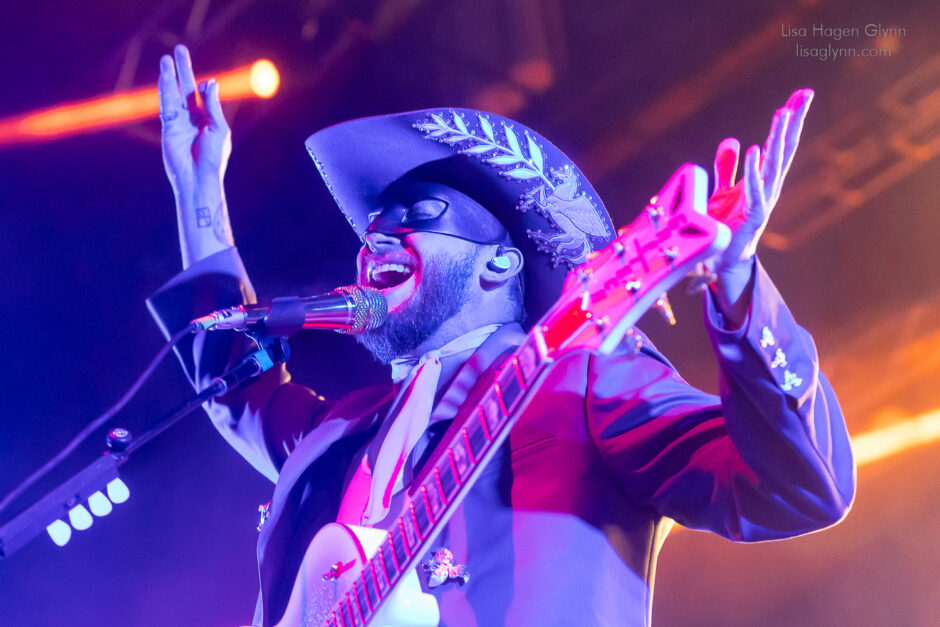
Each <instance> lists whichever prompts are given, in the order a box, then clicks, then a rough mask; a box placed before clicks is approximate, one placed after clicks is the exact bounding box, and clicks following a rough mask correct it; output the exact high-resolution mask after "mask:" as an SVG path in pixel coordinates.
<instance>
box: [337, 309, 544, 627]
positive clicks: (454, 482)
mask: <svg viewBox="0 0 940 627" xmlns="http://www.w3.org/2000/svg"><path fill="white" fill-rule="evenodd" d="M550 362H551V359H549V358H548V357H547V356H546V351H545V341H544V337H543V336H542V333H541V329H540V328H539V327H538V326H536V328H535V329H533V331H531V332H530V333H529V335H528V336H527V337H526V340H525V342H524V343H523V344H522V345H521V346H519V348H518V349H517V350H516V351H515V352H514V353H513V355H512V356H511V357H510V358H509V359H508V360H506V362H505V363H504V364H503V365H502V367H501V368H500V369H499V370H498V371H497V373H496V376H495V378H494V380H493V382H492V383H491V384H490V385H489V387H488V388H487V389H486V391H485V392H484V394H483V396H482V397H481V400H480V401H479V402H478V403H477V404H476V406H475V407H474V408H473V409H472V410H471V411H469V412H467V413H465V414H463V416H462V417H458V418H457V420H462V421H463V424H462V426H461V427H460V428H459V429H450V430H449V433H453V434H454V435H453V437H452V439H451V440H450V441H449V442H447V443H446V444H445V445H443V446H441V447H439V448H438V451H439V453H437V455H436V457H434V458H433V459H432V460H430V462H429V463H428V464H427V466H426V470H425V471H424V472H423V474H422V476H421V480H420V481H419V482H418V487H417V489H413V490H411V492H410V496H408V497H406V503H405V506H404V508H403V509H402V512H403V513H402V515H400V516H399V517H398V519H397V520H396V521H395V523H394V525H393V527H392V529H391V530H390V531H389V532H388V537H387V538H386V539H385V541H384V542H383V543H382V545H381V546H380V547H379V550H378V551H376V553H375V555H374V556H373V558H372V559H371V560H370V561H369V563H368V564H367V565H366V567H365V568H364V569H363V571H362V573H361V574H360V576H359V577H358V578H357V579H356V581H355V583H354V584H353V585H352V586H350V588H349V590H348V592H347V593H346V595H345V597H344V599H343V600H342V601H341V602H340V603H339V605H338V606H337V607H336V608H335V610H334V612H333V616H332V617H331V619H330V620H329V621H328V622H327V624H328V625H330V626H336V627H339V626H341V625H347V624H352V625H367V624H368V623H369V620H370V619H371V618H372V616H374V615H375V613H376V612H377V611H378V609H379V607H380V606H381V605H382V602H383V601H384V600H385V599H386V598H387V597H389V596H390V595H391V594H393V593H394V591H395V588H396V587H397V586H398V584H399V583H400V582H401V581H402V579H403V577H404V575H405V574H406V573H407V572H408V571H409V570H410V569H411V568H414V567H415V566H417V563H418V560H419V559H420V557H421V556H422V555H424V554H425V553H426V552H427V550H428V548H429V547H430V546H431V544H432V543H433V542H434V541H435V540H436V539H437V537H438V535H440V532H441V531H442V529H443V528H444V526H445V525H446V524H447V522H448V520H450V517H451V516H452V515H453V514H454V512H455V511H456V510H457V507H458V506H459V505H460V503H461V502H462V501H463V499H464V497H466V495H467V493H468V492H469V491H470V488H471V487H472V486H473V484H474V483H475V482H476V480H477V479H478V478H479V476H480V475H481V474H482V472H483V470H484V468H485V467H486V465H487V463H489V461H490V460H491V459H492V458H493V456H494V455H496V453H497V451H498V450H499V448H500V446H502V444H503V443H504V442H505V441H506V438H507V437H508V436H509V432H510V430H511V429H512V426H513V425H514V424H515V422H516V420H517V418H518V417H519V415H520V414H521V413H522V410H523V409H524V407H525V405H526V404H527V403H528V401H529V400H530V399H531V397H532V394H533V392H534V391H535V390H536V389H537V387H538V385H539V383H540V382H541V379H542V378H543V375H544V373H545V371H546V369H547V368H546V367H547V365H548V364H549V363H550Z"/></svg>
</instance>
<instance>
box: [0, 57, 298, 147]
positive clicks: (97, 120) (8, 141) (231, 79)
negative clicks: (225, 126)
mask: <svg viewBox="0 0 940 627" xmlns="http://www.w3.org/2000/svg"><path fill="white" fill-rule="evenodd" d="M213 76H214V77H215V79H216V81H217V82H218V83H219V97H220V98H221V99H222V101H223V102H226V101H233V100H244V99H246V98H271V97H272V96H274V94H276V93H277V90H278V88H279V87H280V84H281V78H280V74H279V73H278V71H277V68H276V67H275V66H274V64H273V63H272V62H271V61H268V60H267V59H261V60H259V61H256V62H255V63H253V64H251V65H245V66H241V67H237V68H235V69H233V70H227V71H224V72H216V73H214V74H210V75H207V76H201V77H199V78H197V79H196V80H197V82H202V81H204V80H208V79H209V78H211V77H213ZM159 110H160V103H159V99H158V97H157V89H156V88H155V87H147V88H144V89H136V90H133V91H128V92H122V93H115V94H109V95H107V96H101V97H98V98H93V99H91V100H85V101H82V102H73V103H69V104H63V105H59V106H57V107H53V108H51V109H46V110H43V111H37V112H35V113H27V114H25V115H19V116H15V117H12V118H6V119H3V120H0V147H3V146H7V145H13V144H27V143H33V142H38V141H48V140H50V139H57V138H59V137H66V136H68V135H74V134H76V133H86V132H89V131H95V130H101V129H104V128H110V127H113V126H120V125H122V124H128V123H131V122H137V121H139V120H144V119H147V118H152V119H156V116H157V113H158V112H159Z"/></svg>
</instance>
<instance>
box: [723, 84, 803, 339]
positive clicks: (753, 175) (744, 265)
mask: <svg viewBox="0 0 940 627" xmlns="http://www.w3.org/2000/svg"><path fill="white" fill-rule="evenodd" d="M812 100H813V90H812V89H799V90H797V91H795V92H793V94H792V95H791V96H790V98H789V99H788V100H787V103H786V104H785V105H784V106H783V107H781V108H780V109H778V110H777V112H776V113H775V114H774V118H773V121H772V122H771V125H770V134H769V135H768V136H767V141H766V143H765V144H764V147H763V150H762V149H761V148H759V147H758V146H756V145H755V146H751V147H750V148H749V149H748V150H747V153H746V154H745V157H744V177H743V178H742V179H741V180H740V181H738V182H737V183H735V181H734V179H735V174H736V172H737V167H738V157H739V153H740V150H741V145H740V143H739V142H738V140H736V139H734V138H733V137H729V138H728V139H725V140H724V141H722V142H721V144H719V146H718V152H717V154H716V155H715V193H714V194H713V195H712V197H711V198H710V199H709V201H708V213H709V214H710V215H712V216H713V217H715V218H718V219H719V220H721V221H723V222H725V223H726V224H727V225H728V226H730V227H731V229H732V235H731V243H730V244H729V245H728V248H727V249H725V250H724V252H723V253H722V254H721V255H719V256H718V257H716V258H715V259H713V260H712V261H711V262H710V263H709V266H710V267H711V269H712V271H713V272H714V273H715V274H716V276H717V277H718V281H717V283H716V290H715V293H716V297H717V298H718V302H719V306H721V308H722V309H723V310H724V312H725V313H726V314H731V318H732V320H735V321H738V322H739V321H740V320H741V319H743V312H744V311H745V310H746V308H747V305H748V304H749V300H748V299H742V296H744V295H745V293H744V290H745V289H746V287H747V283H748V281H749V280H750V276H751V268H752V260H753V258H754V255H755V254H756V252H757V242H758V240H759V239H760V236H761V234H762V233H763V232H764V229H765V228H766V227H767V222H768V220H769V219H770V214H771V212H772V211H773V208H774V206H775V205H776V203H777V199H778V198H779V197H780V190H781V188H782V187H783V181H784V178H785V177H786V175H787V171H788V170H789V169H790V164H791V163H792V162H793V156H794V155H795V154H796V148H797V146H798V145H799V143H800V133H802V131H803V120H804V119H805V118H806V113H807V111H808V110H809V105H810V103H811V102H812ZM738 314H741V315H738Z"/></svg>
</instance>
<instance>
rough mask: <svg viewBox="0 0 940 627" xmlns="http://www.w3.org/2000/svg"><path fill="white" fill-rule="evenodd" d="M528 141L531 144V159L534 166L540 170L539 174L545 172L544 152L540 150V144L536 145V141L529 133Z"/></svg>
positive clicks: (526, 135)
mask: <svg viewBox="0 0 940 627" xmlns="http://www.w3.org/2000/svg"><path fill="white" fill-rule="evenodd" d="M525 138H526V141H527V142H528V144H529V158H531V159H532V164H533V165H534V166H535V167H536V168H538V171H539V172H544V170H543V167H544V163H543V160H542V151H541V150H539V147H538V144H536V143H535V140H534V139H532V136H531V135H529V134H528V133H526V134H525Z"/></svg>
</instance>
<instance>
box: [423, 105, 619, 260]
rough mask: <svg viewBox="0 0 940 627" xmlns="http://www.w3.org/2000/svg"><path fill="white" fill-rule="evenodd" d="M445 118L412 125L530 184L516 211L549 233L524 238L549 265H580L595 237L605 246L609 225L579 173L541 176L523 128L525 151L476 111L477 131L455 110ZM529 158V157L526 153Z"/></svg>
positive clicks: (507, 127)
mask: <svg viewBox="0 0 940 627" xmlns="http://www.w3.org/2000/svg"><path fill="white" fill-rule="evenodd" d="M445 115H446V114H444V115H442V114H440V113H431V112H428V118H429V119H430V121H428V118H426V119H425V120H419V121H416V122H415V123H414V124H413V126H414V128H416V129H418V130H420V131H422V132H424V133H425V138H426V139H434V140H436V141H439V142H441V143H445V144H449V145H451V146H454V148H455V150H456V151H457V152H458V153H460V154H463V155H473V156H478V157H480V158H481V160H482V162H483V163H485V164H487V165H490V166H492V167H493V168H494V169H495V170H496V171H497V172H499V174H500V175H501V176H503V177H505V178H507V179H510V180H513V181H520V182H522V181H533V182H532V183H531V184H530V187H529V188H528V189H526V190H525V191H524V192H523V193H522V195H521V196H520V197H519V203H518V205H517V207H516V208H517V209H518V210H519V211H521V212H523V213H525V212H526V211H528V210H529V209H532V210H534V211H535V213H537V214H538V215H540V216H542V217H543V218H545V220H546V222H547V223H548V227H549V231H548V232H545V231H543V230H541V229H535V230H533V229H527V230H526V233H527V234H528V236H529V237H530V238H532V240H533V241H534V242H535V244H536V246H537V248H538V249H539V250H542V251H545V252H547V253H549V255H550V256H551V262H552V264H553V265H558V264H559V263H564V264H566V265H567V266H569V267H574V266H575V265H578V264H581V263H583V262H584V260H585V259H586V257H587V254H588V253H589V252H590V251H591V250H593V249H594V243H596V242H597V240H594V239H592V238H600V241H601V242H602V243H604V244H606V242H607V241H608V240H609V239H610V236H611V234H610V227H609V221H608V220H605V217H606V216H605V214H604V212H603V210H602V209H601V210H600V212H599V210H598V207H597V205H596V204H595V202H594V199H592V198H591V197H590V196H588V195H587V194H585V193H584V191H582V190H580V189H579V181H580V173H579V172H578V171H577V170H576V169H575V168H574V167H573V164H571V163H570V161H569V162H567V163H563V164H562V166H561V167H557V168H556V167H549V168H548V171H546V164H545V155H544V153H543V152H542V149H541V148H540V147H539V145H538V143H537V141H536V139H535V138H534V137H533V136H532V134H530V132H529V131H528V129H525V128H524V127H523V133H524V134H525V141H526V147H525V150H523V148H522V146H521V144H520V142H519V136H518V134H517V133H516V131H515V130H513V127H512V124H510V123H507V121H503V120H498V128H499V129H500V130H501V131H502V133H501V137H502V139H497V135H496V132H497V131H496V128H494V124H493V123H492V122H490V120H489V118H488V117H487V116H486V115H484V114H483V113H481V112H476V119H477V122H478V123H479V129H478V130H471V129H470V127H469V126H468V124H467V121H466V120H465V119H464V118H463V116H462V115H460V113H458V112H457V111H453V110H451V111H450V115H449V116H446V117H449V118H451V119H452V120H453V122H452V123H451V122H448V120H447V119H446V118H445ZM527 153H528V154H527Z"/></svg>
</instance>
